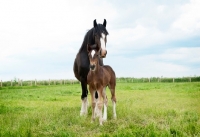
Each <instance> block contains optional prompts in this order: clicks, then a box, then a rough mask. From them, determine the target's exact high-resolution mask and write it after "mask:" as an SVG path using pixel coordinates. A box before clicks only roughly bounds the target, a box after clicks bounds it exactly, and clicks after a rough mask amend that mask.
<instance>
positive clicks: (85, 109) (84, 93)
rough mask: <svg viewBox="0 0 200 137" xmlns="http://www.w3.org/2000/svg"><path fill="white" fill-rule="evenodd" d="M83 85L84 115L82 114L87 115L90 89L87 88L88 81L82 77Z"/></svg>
mask: <svg viewBox="0 0 200 137" xmlns="http://www.w3.org/2000/svg"><path fill="white" fill-rule="evenodd" d="M81 87H82V95H81V99H82V106H81V112H80V115H81V116H82V115H87V107H88V100H87V94H88V90H87V83H86V81H85V79H84V78H81Z"/></svg>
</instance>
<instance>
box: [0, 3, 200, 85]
mask: <svg viewBox="0 0 200 137" xmlns="http://www.w3.org/2000/svg"><path fill="white" fill-rule="evenodd" d="M199 7H200V1H199V0H177V1H173V0H164V1H162V2H161V1H157V0H155V1H154V0H147V1H143V2H142V1H139V0H138V1H136V0H133V1H131V0H130V1H126V2H124V1H114V0H112V1H104V0H101V1H99V0H96V1H91V0H85V1H78V0H74V1H66V0H58V1H53V0H44V1H41V0H35V1H26V0H18V1H14V0H13V1H12V0H8V1H0V80H3V81H6V80H11V79H14V78H19V79H23V80H31V79H41V80H43V79H75V77H74V74H73V61H74V58H75V56H76V54H77V52H78V50H79V48H80V46H81V44H82V41H83V38H84V35H85V33H86V32H87V30H89V29H91V28H92V27H93V20H94V19H97V22H98V23H103V19H104V18H105V19H106V20H107V30H108V32H109V35H108V37H107V41H108V42H107V51H108V54H107V57H106V58H105V59H104V64H108V65H110V66H112V67H113V69H114V70H115V72H116V75H117V77H161V76H163V77H183V76H195V75H196V76H199V75H200V57H199V54H200V8H199Z"/></svg>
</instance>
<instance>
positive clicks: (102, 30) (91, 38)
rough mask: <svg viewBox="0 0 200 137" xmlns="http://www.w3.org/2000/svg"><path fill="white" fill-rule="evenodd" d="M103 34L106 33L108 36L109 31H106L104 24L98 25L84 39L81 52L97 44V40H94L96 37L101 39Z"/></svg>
mask: <svg viewBox="0 0 200 137" xmlns="http://www.w3.org/2000/svg"><path fill="white" fill-rule="evenodd" d="M101 33H104V34H105V35H108V34H109V33H108V31H107V30H106V27H104V26H103V25H102V24H98V25H97V26H96V27H93V28H91V29H90V30H89V31H88V32H87V33H86V34H85V37H84V40H83V43H82V46H81V48H80V50H79V52H80V51H82V50H84V49H85V47H87V45H88V44H89V45H93V44H95V40H94V36H95V35H98V36H99V37H101Z"/></svg>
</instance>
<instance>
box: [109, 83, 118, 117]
mask: <svg viewBox="0 0 200 137" xmlns="http://www.w3.org/2000/svg"><path fill="white" fill-rule="evenodd" d="M109 89H110V92H111V100H112V104H113V118H114V119H116V118H117V114H116V97H115V87H112V86H109Z"/></svg>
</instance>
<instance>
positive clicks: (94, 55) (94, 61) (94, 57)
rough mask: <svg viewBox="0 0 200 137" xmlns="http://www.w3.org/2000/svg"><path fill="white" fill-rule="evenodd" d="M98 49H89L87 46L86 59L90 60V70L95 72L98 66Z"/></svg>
mask: <svg viewBox="0 0 200 137" xmlns="http://www.w3.org/2000/svg"><path fill="white" fill-rule="evenodd" d="M99 52H100V51H99V49H98V48H95V49H91V48H90V47H89V46H88V57H89V60H90V70H92V71H95V70H96V68H97V66H98V65H99Z"/></svg>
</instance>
